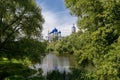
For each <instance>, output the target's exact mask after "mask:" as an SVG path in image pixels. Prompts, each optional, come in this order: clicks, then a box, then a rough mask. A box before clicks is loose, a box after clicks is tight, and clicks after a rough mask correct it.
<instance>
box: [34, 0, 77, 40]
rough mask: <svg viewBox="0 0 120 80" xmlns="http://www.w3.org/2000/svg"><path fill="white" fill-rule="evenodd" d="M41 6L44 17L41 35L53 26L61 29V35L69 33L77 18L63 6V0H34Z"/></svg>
mask: <svg viewBox="0 0 120 80" xmlns="http://www.w3.org/2000/svg"><path fill="white" fill-rule="evenodd" d="M36 2H37V4H38V5H39V6H40V7H41V8H42V15H43V17H44V19H45V23H44V24H43V32H42V34H43V36H44V38H45V36H47V34H48V30H49V31H51V30H52V29H53V28H55V27H56V28H57V29H59V30H61V32H62V36H68V35H70V34H71V28H72V26H73V24H75V23H76V21H77V18H76V17H74V16H71V15H70V14H69V10H68V9H66V8H65V4H64V0H36Z"/></svg>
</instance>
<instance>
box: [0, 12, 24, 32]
mask: <svg viewBox="0 0 120 80" xmlns="http://www.w3.org/2000/svg"><path fill="white" fill-rule="evenodd" d="M24 13H25V10H24V11H23V12H22V14H21V15H20V16H19V17H18V18H16V19H15V20H14V21H12V22H11V23H10V24H9V25H7V26H6V27H5V28H4V29H3V31H2V32H1V33H5V32H6V30H7V29H9V26H12V25H13V24H14V23H16V22H17V21H20V20H21V19H22V17H23V15H24Z"/></svg>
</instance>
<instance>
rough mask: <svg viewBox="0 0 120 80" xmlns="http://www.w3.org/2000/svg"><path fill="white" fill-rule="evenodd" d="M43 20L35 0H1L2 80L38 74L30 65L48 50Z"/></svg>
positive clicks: (18, 79) (23, 79)
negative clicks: (42, 34)
mask: <svg viewBox="0 0 120 80" xmlns="http://www.w3.org/2000/svg"><path fill="white" fill-rule="evenodd" d="M43 23H44V19H43V17H42V15H41V8H40V7H38V6H37V4H36V2H35V0H0V80H26V79H27V77H28V76H30V75H32V74H34V73H35V71H34V70H31V69H29V68H28V66H29V65H31V64H34V63H36V62H39V61H40V55H44V53H45V50H46V46H47V42H46V41H41V32H42V24H43Z"/></svg>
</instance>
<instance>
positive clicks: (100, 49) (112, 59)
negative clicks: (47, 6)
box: [55, 0, 120, 80]
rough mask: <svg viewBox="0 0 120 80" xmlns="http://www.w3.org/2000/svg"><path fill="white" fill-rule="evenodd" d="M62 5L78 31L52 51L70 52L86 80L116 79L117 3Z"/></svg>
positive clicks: (94, 0) (85, 0) (74, 0)
mask: <svg viewBox="0 0 120 80" xmlns="http://www.w3.org/2000/svg"><path fill="white" fill-rule="evenodd" d="M65 3H66V7H67V8H68V9H70V11H71V14H72V15H75V16H77V17H78V21H77V24H78V27H79V32H78V33H75V34H72V35H71V36H69V37H68V38H66V39H63V40H62V41H60V42H58V43H57V44H55V46H56V51H58V52H59V54H61V53H67V54H71V50H72V51H73V53H72V55H73V56H74V57H76V61H77V62H78V64H79V67H80V68H81V67H82V68H84V69H85V70H87V72H86V73H85V75H87V77H89V78H90V79H89V80H93V79H95V80H119V79H120V77H119V75H120V72H119V69H120V65H119V58H120V57H119V55H120V54H119V37H120V28H119V26H120V16H118V15H120V12H119V10H120V6H119V5H120V1H119V0H65ZM82 30H84V31H83V32H82V33H81V31H82ZM63 44H64V45H63ZM69 46H70V47H69ZM61 51H64V52H61ZM79 76H82V75H79ZM83 80H87V79H85V78H84V79H83Z"/></svg>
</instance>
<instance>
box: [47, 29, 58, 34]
mask: <svg viewBox="0 0 120 80" xmlns="http://www.w3.org/2000/svg"><path fill="white" fill-rule="evenodd" d="M55 32H58V30H57V29H56V28H54V29H53V30H52V31H51V32H50V33H49V34H52V33H55Z"/></svg>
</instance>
